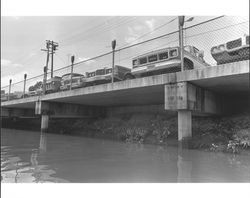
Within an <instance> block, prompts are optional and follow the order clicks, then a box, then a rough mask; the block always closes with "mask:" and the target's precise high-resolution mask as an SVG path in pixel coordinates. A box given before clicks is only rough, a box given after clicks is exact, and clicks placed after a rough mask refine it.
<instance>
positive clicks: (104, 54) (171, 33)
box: [2, 15, 224, 88]
mask: <svg viewBox="0 0 250 198" xmlns="http://www.w3.org/2000/svg"><path fill="white" fill-rule="evenodd" d="M222 17H224V15H222V16H218V17H215V18H212V19H210V20H207V21H203V22H200V23H197V24H194V25H192V26H189V27H186V28H185V29H190V28H193V27H196V26H198V25H202V24H204V23H208V22H211V21H214V20H217V19H220V18H222ZM177 32H179V31H178V30H176V31H173V32H170V33H167V34H163V35H160V36H157V37H154V38H151V39H148V40H145V41H142V42H138V43H135V44H132V45H130V46H126V47H122V48H119V49H117V50H115V52H119V51H121V50H125V49H129V48H131V47H134V46H138V45H141V44H143V43H147V42H150V41H153V40H156V39H160V38H164V37H166V36H169V35H173V34H175V33H177ZM110 54H112V51H110V52H107V53H103V54H101V55H98V56H95V57H92V58H89V59H86V60H83V61H79V62H77V63H75V64H74V66H76V65H79V64H81V63H84V62H88V61H91V60H94V59H97V58H101V57H104V56H107V55H110ZM70 66H71V65H67V66H64V67H61V68H59V69H56V70H54V72H56V71H60V70H62V69H65V68H68V67H70ZM49 73H50V72H48V74H49ZM41 76H43V74H41V75H37V76H34V77H31V78H29V79H27V81H28V80H32V79H35V78H38V77H41ZM21 82H23V80H22V81H19V82H16V83H13V84H12V85H15V84H18V83H21ZM8 86H9V85H7V86H4V87H2V88H6V87H8Z"/></svg>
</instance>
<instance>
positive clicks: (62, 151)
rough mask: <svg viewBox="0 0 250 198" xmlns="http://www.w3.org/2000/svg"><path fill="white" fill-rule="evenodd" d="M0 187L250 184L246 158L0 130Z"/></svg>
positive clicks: (249, 157)
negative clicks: (40, 185) (17, 184)
mask: <svg viewBox="0 0 250 198" xmlns="http://www.w3.org/2000/svg"><path fill="white" fill-rule="evenodd" d="M1 182H2V183H30V182H32V183H35V182H39V183H43V182H53V183H54V182H59V183H61V182H63V183H69V182H70V183H71V182H72V183H88V182H91V183H92V182H94V183H96V182H97V183H116V182H119V183H120V182H122V183H131V182H136V183H138V182H139V183H141V182H143V183H144V182H150V183H155V182H157V183H162V182H166V183H168V182H174V183H175V182H250V153H249V151H248V152H246V153H244V154H237V155H234V154H229V153H214V152H206V151H199V150H186V149H180V148H177V147H172V146H158V145H143V144H131V143H123V142H117V141H112V140H101V139H91V138H85V137H78V136H69V135H60V134H46V133H41V132H35V131H23V130H14V129H1Z"/></svg>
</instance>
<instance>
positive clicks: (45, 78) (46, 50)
mask: <svg viewBox="0 0 250 198" xmlns="http://www.w3.org/2000/svg"><path fill="white" fill-rule="evenodd" d="M41 50H42V51H45V52H47V58H46V65H45V67H44V68H43V72H44V75H43V94H45V92H46V81H47V71H48V64H49V53H50V41H48V40H47V41H46V49H41Z"/></svg>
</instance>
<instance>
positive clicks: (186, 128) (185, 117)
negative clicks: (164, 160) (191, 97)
mask: <svg viewBox="0 0 250 198" xmlns="http://www.w3.org/2000/svg"><path fill="white" fill-rule="evenodd" d="M190 137H192V112H191V111H190V110H179V111H178V140H179V141H182V140H183V139H184V138H190Z"/></svg>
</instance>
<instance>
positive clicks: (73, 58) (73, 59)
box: [70, 56, 75, 90]
mask: <svg viewBox="0 0 250 198" xmlns="http://www.w3.org/2000/svg"><path fill="white" fill-rule="evenodd" d="M74 61H75V56H71V74H70V90H71V89H72V75H73V66H74Z"/></svg>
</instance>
